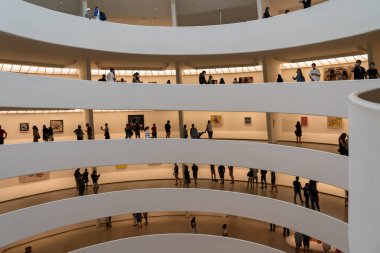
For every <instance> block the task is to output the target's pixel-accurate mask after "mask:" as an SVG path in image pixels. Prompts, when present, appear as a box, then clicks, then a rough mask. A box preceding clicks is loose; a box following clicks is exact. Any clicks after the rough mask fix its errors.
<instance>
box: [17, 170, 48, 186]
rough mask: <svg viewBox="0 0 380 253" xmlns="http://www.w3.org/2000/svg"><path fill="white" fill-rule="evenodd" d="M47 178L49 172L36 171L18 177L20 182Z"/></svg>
mask: <svg viewBox="0 0 380 253" xmlns="http://www.w3.org/2000/svg"><path fill="white" fill-rule="evenodd" d="M47 179H49V173H36V174H30V175H26V176H21V177H19V181H20V183H22V184H25V183H31V182H35V181H41V180H47Z"/></svg>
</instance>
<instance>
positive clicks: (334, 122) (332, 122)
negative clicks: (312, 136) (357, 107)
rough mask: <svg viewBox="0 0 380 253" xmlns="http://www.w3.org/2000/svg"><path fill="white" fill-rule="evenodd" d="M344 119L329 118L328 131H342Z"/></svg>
mask: <svg viewBox="0 0 380 253" xmlns="http://www.w3.org/2000/svg"><path fill="white" fill-rule="evenodd" d="M342 127H343V119H342V118H339V117H327V128H328V129H342Z"/></svg>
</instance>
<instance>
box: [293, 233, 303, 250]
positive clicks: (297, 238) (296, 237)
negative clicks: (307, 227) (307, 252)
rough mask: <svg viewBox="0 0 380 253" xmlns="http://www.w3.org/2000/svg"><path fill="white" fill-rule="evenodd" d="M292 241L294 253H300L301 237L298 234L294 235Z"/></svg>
mask: <svg viewBox="0 0 380 253" xmlns="http://www.w3.org/2000/svg"><path fill="white" fill-rule="evenodd" d="M294 241H295V243H296V253H300V252H301V247H302V241H303V236H302V234H301V233H300V232H296V233H295V234H294Z"/></svg>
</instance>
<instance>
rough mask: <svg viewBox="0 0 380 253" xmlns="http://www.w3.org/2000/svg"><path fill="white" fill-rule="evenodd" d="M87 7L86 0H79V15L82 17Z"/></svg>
mask: <svg viewBox="0 0 380 253" xmlns="http://www.w3.org/2000/svg"><path fill="white" fill-rule="evenodd" d="M87 8H88V4H87V0H80V8H79V9H80V10H79V12H80V13H79V15H80V16H82V17H84V16H85V15H86V9H87Z"/></svg>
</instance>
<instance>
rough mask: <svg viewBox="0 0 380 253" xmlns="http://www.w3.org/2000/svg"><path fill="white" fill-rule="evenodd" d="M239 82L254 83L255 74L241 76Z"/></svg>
mask: <svg viewBox="0 0 380 253" xmlns="http://www.w3.org/2000/svg"><path fill="white" fill-rule="evenodd" d="M239 83H253V76H246V77H239Z"/></svg>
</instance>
